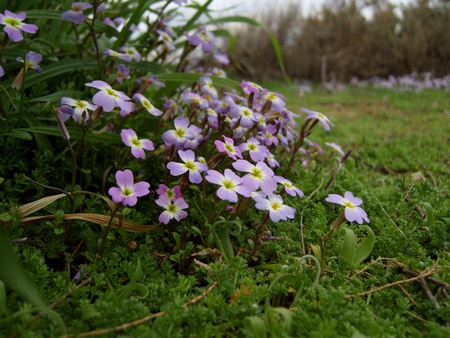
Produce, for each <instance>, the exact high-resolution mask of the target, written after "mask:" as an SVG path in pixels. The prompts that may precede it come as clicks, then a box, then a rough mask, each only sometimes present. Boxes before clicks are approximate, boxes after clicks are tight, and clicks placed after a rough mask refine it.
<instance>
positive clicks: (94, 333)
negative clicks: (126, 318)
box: [62, 280, 219, 338]
mask: <svg viewBox="0 0 450 338" xmlns="http://www.w3.org/2000/svg"><path fill="white" fill-rule="evenodd" d="M217 284H219V280H216V281H215V282H214V283H212V284H211V286H210V287H209V288H208V289H206V290H205V291H203V292H202V293H201V294H200V295H198V296H197V297H195V298H193V299H191V300H189V301H187V302H186V303H184V304H183V305H182V306H181V307H182V308H186V307H188V306H189V305H192V304H194V303H197V302H198V301H199V300H201V299H202V298H204V297H205V296H206V295H207V294H208V293H210V292H211V291H212V290H213V289H214V288H215V287H216V286H217ZM165 314H167V311H161V312H157V313H154V314H151V315H149V316H147V317H144V318H140V319H138V320H135V321H132V322H129V323H125V324H122V325H119V326H116V327H112V328H109V329H102V330H95V331H89V332H84V333H75V334H69V335H65V336H62V338H70V337H90V336H98V335H101V334H108V333H113V332H119V331H122V330H126V329H129V328H131V327H134V326H137V325H141V324H143V323H145V322H148V321H150V320H152V319H155V318H158V317H162V316H164V315H165Z"/></svg>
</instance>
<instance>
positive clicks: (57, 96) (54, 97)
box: [27, 90, 83, 104]
mask: <svg viewBox="0 0 450 338" xmlns="http://www.w3.org/2000/svg"><path fill="white" fill-rule="evenodd" d="M82 93H83V92H81V91H79V90H62V91H59V92H55V93H53V94H50V95H45V96H40V97H36V98H34V99H31V100H28V101H27V102H58V104H59V103H60V101H61V98H62V97H72V98H75V97H79V96H80V95H81V94H82Z"/></svg>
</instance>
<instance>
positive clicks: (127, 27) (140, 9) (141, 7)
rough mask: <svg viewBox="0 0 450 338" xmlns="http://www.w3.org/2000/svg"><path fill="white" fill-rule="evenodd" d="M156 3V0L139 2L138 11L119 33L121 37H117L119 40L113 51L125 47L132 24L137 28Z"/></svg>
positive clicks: (140, 0) (141, 0)
mask: <svg viewBox="0 0 450 338" xmlns="http://www.w3.org/2000/svg"><path fill="white" fill-rule="evenodd" d="M153 2H155V0H139V3H138V5H137V6H136V9H135V10H134V11H133V14H132V15H131V17H130V19H129V20H128V21H127V23H126V25H125V26H124V27H123V28H122V30H121V31H120V33H119V36H118V37H117V40H116V41H115V42H114V45H113V47H112V49H113V50H118V49H119V47H120V46H123V45H124V44H125V41H126V40H127V38H128V35H129V34H131V30H130V27H131V25H132V24H135V25H136V26H137V25H138V23H139V19H140V18H141V17H142V15H143V14H144V12H145V11H146V10H147V9H148V8H149V7H150V5H151V4H152V3H153Z"/></svg>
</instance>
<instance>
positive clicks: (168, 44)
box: [156, 29, 175, 51]
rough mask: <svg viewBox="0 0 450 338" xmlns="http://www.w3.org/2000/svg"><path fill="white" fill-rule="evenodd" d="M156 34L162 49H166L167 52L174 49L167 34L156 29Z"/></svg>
mask: <svg viewBox="0 0 450 338" xmlns="http://www.w3.org/2000/svg"><path fill="white" fill-rule="evenodd" d="M156 32H157V33H158V34H159V40H161V41H162V42H163V44H164V48H166V49H167V50H169V51H170V50H174V49H175V45H174V44H173V40H172V38H171V37H170V35H169V34H167V33H166V32H164V31H161V30H159V29H157V30H156Z"/></svg>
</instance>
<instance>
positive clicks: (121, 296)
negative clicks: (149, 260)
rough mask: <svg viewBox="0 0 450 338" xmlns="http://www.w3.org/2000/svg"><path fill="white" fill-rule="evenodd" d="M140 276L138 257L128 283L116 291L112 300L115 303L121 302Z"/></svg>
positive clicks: (133, 287) (131, 290) (127, 295)
mask: <svg viewBox="0 0 450 338" xmlns="http://www.w3.org/2000/svg"><path fill="white" fill-rule="evenodd" d="M141 276H142V271H141V261H140V259H139V258H138V261H137V264H136V270H135V271H134V274H133V276H132V277H131V279H130V282H129V283H128V285H127V286H124V287H123V288H121V289H120V290H119V291H118V292H117V294H116V297H115V298H114V302H116V303H117V304H122V303H123V302H124V301H125V300H126V299H127V298H128V297H129V296H130V294H131V292H133V290H134V289H135V286H136V282H137V280H138V279H139V278H141Z"/></svg>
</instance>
